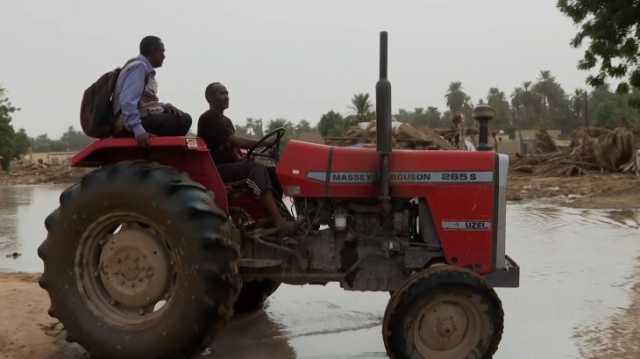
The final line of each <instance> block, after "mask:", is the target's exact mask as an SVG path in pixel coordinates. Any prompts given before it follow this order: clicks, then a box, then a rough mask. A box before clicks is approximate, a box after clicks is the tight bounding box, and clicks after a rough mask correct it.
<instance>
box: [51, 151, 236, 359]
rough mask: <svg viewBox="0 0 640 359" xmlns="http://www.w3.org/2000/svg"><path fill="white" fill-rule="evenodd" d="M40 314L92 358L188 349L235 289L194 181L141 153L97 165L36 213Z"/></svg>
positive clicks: (220, 239)
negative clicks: (44, 303)
mask: <svg viewBox="0 0 640 359" xmlns="http://www.w3.org/2000/svg"><path fill="white" fill-rule="evenodd" d="M45 225H46V228H47V231H48V236H47V239H46V240H45V241H44V243H42V245H41V246H40V248H39V249H38V254H39V255H40V257H41V258H42V260H43V261H44V274H43V275H42V277H41V279H40V285H41V286H42V288H44V289H46V290H47V291H48V293H49V296H50V298H51V308H50V310H49V314H50V315H51V316H53V317H56V318H58V319H59V320H60V322H61V323H62V324H63V325H64V327H65V329H66V331H67V339H68V340H69V341H74V342H77V343H79V344H81V345H82V346H83V347H84V348H85V349H86V350H87V351H88V352H89V353H90V354H91V356H92V357H96V358H191V357H192V356H194V355H196V354H198V353H199V352H201V351H202V350H204V349H205V347H206V345H208V344H209V342H210V341H212V340H213V339H214V337H215V336H216V335H217V334H218V333H219V332H220V331H221V330H222V328H223V327H224V326H225V325H226V323H227V322H228V320H229V319H230V317H231V316H232V314H233V303H234V302H235V300H236V298H237V296H238V292H239V290H240V279H239V274H238V269H237V260H238V256H239V253H238V246H237V244H235V243H233V242H232V241H231V239H230V238H231V236H230V227H229V224H228V222H227V218H226V216H225V214H224V213H223V212H222V211H220V210H219V209H217V208H216V206H215V204H214V201H213V196H212V195H211V193H210V192H209V191H207V190H206V188H204V187H203V186H201V185H200V184H198V183H196V182H193V181H192V180H190V179H189V177H188V176H187V175H186V174H183V173H180V172H178V171H177V170H175V169H173V168H171V167H166V166H161V165H156V164H151V163H147V162H122V163H118V164H115V165H112V166H107V167H104V168H101V169H98V170H96V171H94V172H92V173H90V174H88V175H87V176H86V177H84V178H83V179H82V182H81V183H79V184H77V185H74V186H72V187H70V188H68V189H67V190H66V191H64V193H63V194H62V195H61V196H60V207H59V208H58V209H57V210H55V211H54V212H53V213H52V214H51V215H49V217H47V219H46V221H45Z"/></svg>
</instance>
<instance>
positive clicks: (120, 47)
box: [0, 0, 588, 138]
mask: <svg viewBox="0 0 640 359" xmlns="http://www.w3.org/2000/svg"><path fill="white" fill-rule="evenodd" d="M555 4H556V0H483V1H478V0H458V1H451V0H415V1H413V0H401V1H388V0H387V1H378V0H348V1H347V0H322V1H317V0H316V1H309V0H260V1H255V0H254V1H248V0H215V1H212V0H209V1H199V0H190V1H184V2H179V1H171V2H169V1H148V0H137V1H130V0H129V1H122V0H110V1H94V0H56V1H46V0H39V1H37V0H30V1H5V2H4V3H3V5H2V18H1V20H0V38H1V39H2V46H1V48H0V49H1V50H0V86H2V87H4V88H6V89H7V91H8V95H9V98H10V100H11V101H12V103H13V105H14V106H16V107H19V108H21V110H20V111H19V112H17V113H15V114H14V116H13V119H14V121H13V124H14V127H16V128H25V129H26V130H27V133H28V134H29V135H31V136H35V135H39V134H43V133H46V134H48V135H49V136H50V137H52V138H56V137H58V136H60V135H61V134H62V133H63V132H64V131H65V130H66V129H67V128H68V127H69V126H75V128H76V129H78V128H79V122H80V120H79V108H80V100H81V97H82V93H83V91H84V89H86V88H87V87H88V86H89V85H91V83H93V81H95V80H96V79H97V78H98V77H99V76H100V75H102V74H103V73H105V72H107V71H110V70H112V69H114V68H116V67H119V66H121V65H122V64H124V62H126V60H127V59H129V58H131V57H134V56H136V55H137V53H138V44H139V41H140V39H141V38H142V37H144V36H145V35H149V34H154V35H157V36H160V37H161V38H162V39H163V40H164V43H165V46H166V56H167V59H166V60H165V63H164V66H163V67H162V68H160V69H158V72H157V79H158V83H159V88H160V99H161V101H163V102H170V103H172V104H174V105H176V106H177V107H179V108H181V109H183V110H185V111H186V112H189V113H190V114H191V115H192V117H193V118H194V124H195V120H197V118H198V117H199V115H200V114H201V113H202V112H203V111H204V110H205V109H206V103H205V100H204V88H205V87H206V85H207V84H208V83H210V82H214V81H220V82H222V83H224V84H225V85H227V87H228V89H229V93H230V97H231V103H230V109H229V110H228V112H227V115H228V116H229V117H231V119H232V120H233V121H234V122H235V123H238V124H242V123H244V120H245V119H246V118H247V117H252V118H262V119H264V120H266V121H268V120H270V119H274V118H286V119H288V120H290V121H292V122H294V123H295V122H297V121H299V120H301V119H306V120H308V121H309V122H311V123H312V124H315V123H317V121H318V120H319V119H320V117H321V116H322V114H323V113H326V112H328V111H329V110H335V111H338V112H341V113H343V114H348V113H350V111H351V110H350V109H349V105H350V99H351V97H352V96H353V94H354V93H360V92H369V93H371V95H372V98H375V96H374V89H375V83H376V81H377V76H378V41H379V40H378V33H379V31H382V30H385V31H388V32H389V79H390V81H391V84H392V88H393V96H392V97H393V109H394V113H395V112H396V111H397V110H398V109H399V108H404V109H413V108H415V107H425V108H426V107H427V106H436V107H439V108H440V110H442V111H444V109H445V105H446V102H445V99H444V94H445V93H446V90H447V88H448V85H449V83H450V82H452V81H462V83H463V87H464V89H465V91H466V92H467V93H468V94H469V95H470V96H471V97H472V100H473V101H474V102H476V103H477V102H478V99H479V98H483V97H486V94H487V92H488V90H489V88H490V87H498V88H500V89H501V90H503V91H505V92H506V93H507V94H510V93H511V92H512V91H513V89H514V88H515V87H516V86H519V85H521V83H522V82H523V81H525V80H535V78H536V77H538V75H539V72H540V70H550V71H551V72H552V73H553V74H554V75H555V76H556V77H557V79H558V81H559V82H560V83H561V84H562V85H563V87H564V88H565V90H567V91H568V92H572V91H573V90H574V89H576V88H584V87H586V86H585V78H586V76H587V75H588V74H587V73H585V72H582V71H579V70H577V68H576V65H577V62H578V60H579V59H580V57H581V54H582V50H581V49H573V48H571V47H570V45H569V42H570V40H571V38H572V37H573V35H574V34H575V32H576V30H577V28H576V27H575V25H573V24H572V22H571V21H570V19H569V18H567V17H565V16H564V15H562V14H561V13H560V12H559V11H558V10H557V9H556V6H555Z"/></svg>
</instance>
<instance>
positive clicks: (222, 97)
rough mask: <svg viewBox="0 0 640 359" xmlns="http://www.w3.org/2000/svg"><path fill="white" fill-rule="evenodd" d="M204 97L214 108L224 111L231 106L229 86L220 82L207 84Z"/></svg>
mask: <svg viewBox="0 0 640 359" xmlns="http://www.w3.org/2000/svg"><path fill="white" fill-rule="evenodd" d="M204 97H205V98H206V99H207V102H208V103H209V107H211V108H212V109H216V110H219V111H224V110H226V109H227V108H228V107H229V92H228V91H227V88H226V87H225V86H224V85H223V84H221V83H219V82H214V83H212V84H210V85H209V86H207V89H206V90H205V91H204Z"/></svg>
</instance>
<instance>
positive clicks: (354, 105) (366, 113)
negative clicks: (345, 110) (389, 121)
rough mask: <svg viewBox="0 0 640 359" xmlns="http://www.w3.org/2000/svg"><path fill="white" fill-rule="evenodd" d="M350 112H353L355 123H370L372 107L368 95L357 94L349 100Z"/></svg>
mask: <svg viewBox="0 0 640 359" xmlns="http://www.w3.org/2000/svg"><path fill="white" fill-rule="evenodd" d="M350 108H351V110H352V111H353V112H354V115H355V119H356V121H357V122H364V121H370V120H371V115H372V114H373V111H372V109H373V105H372V104H371V101H370V99H369V94H368V93H358V94H355V95H353V97H352V98H351V106H350Z"/></svg>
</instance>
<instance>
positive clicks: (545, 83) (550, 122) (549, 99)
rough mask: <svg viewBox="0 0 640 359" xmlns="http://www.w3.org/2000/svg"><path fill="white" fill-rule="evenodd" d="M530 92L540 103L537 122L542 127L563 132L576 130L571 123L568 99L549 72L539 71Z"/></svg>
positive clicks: (574, 125)
mask: <svg viewBox="0 0 640 359" xmlns="http://www.w3.org/2000/svg"><path fill="white" fill-rule="evenodd" d="M532 90H533V91H534V92H535V93H536V94H538V98H539V99H540V101H541V103H540V105H541V107H540V109H541V113H540V118H539V120H540V121H541V122H540V125H541V126H542V127H546V128H560V129H562V130H563V131H564V132H569V131H570V130H573V129H575V128H576V123H575V122H573V121H571V119H572V118H571V115H570V114H571V110H570V102H569V98H568V96H567V94H566V92H565V91H564V89H563V88H562V86H561V85H560V84H559V83H558V81H557V80H556V78H555V77H554V76H553V75H552V74H551V71H540V77H538V80H537V82H536V83H535V84H534V85H533V87H532Z"/></svg>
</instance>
